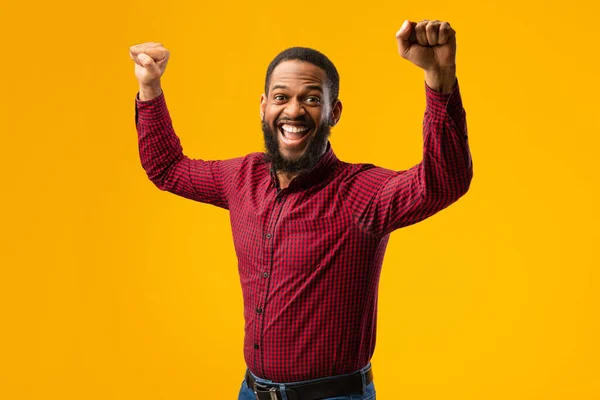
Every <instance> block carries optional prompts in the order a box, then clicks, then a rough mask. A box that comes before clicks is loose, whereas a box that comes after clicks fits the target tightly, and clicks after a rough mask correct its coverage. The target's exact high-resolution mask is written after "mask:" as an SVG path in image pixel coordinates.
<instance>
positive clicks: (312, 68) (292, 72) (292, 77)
mask: <svg viewBox="0 0 600 400" xmlns="http://www.w3.org/2000/svg"><path fill="white" fill-rule="evenodd" d="M326 79H327V77H326V75H325V71H323V70H322V69H321V68H319V67H317V66H316V65H314V64H311V63H309V62H306V61H299V60H288V61H283V62H281V63H280V64H279V65H277V66H276V67H275V69H274V70H273V73H272V74H271V82H270V87H269V89H270V88H272V87H273V86H275V85H277V84H280V85H285V86H292V85H299V86H303V85H307V84H310V85H315V84H317V85H320V86H322V87H323V90H325V81H326Z"/></svg>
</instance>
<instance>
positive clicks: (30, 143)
mask: <svg viewBox="0 0 600 400" xmlns="http://www.w3.org/2000/svg"><path fill="white" fill-rule="evenodd" d="M598 9H599V6H597V5H596V4H595V2H592V1H588V2H583V1H576V0H570V1H539V0H536V1H523V0H519V1H516V0H509V1H503V2H494V1H455V2H446V1H443V2H442V1H429V2H424V1H414V2H403V1H394V2H392V1H388V2H373V1H368V2H342V1H326V2H320V1H313V2H280V1H262V2H250V3H249V2H242V1H235V2H226V1H222V2H211V3H204V2H191V1H190V2H181V1H180V2H158V1H153V0H147V1H134V2H127V1H119V2H117V1H104V2H91V3H82V2H75V1H71V2H64V1H63V2H42V1H37V2H23V3H17V2H16V1H8V2H3V3H2V10H3V11H2V14H3V15H2V17H3V18H2V20H3V21H2V23H1V24H0V34H1V37H2V52H1V56H2V59H1V63H0V65H1V67H0V68H1V71H2V72H1V74H0V79H1V80H2V82H1V86H0V89H1V90H2V93H1V96H0V98H1V100H0V101H1V102H2V104H1V106H0V110H2V128H1V132H2V146H1V147H2V151H1V152H2V156H1V157H0V165H1V168H2V185H1V187H2V197H1V200H0V201H1V202H2V230H1V235H2V237H1V249H0V250H1V251H0V264H1V269H0V271H1V275H0V304H1V307H2V308H1V310H0V311H1V313H0V315H1V320H0V321H1V322H0V324H1V327H0V328H1V329H0V343H1V344H0V398H2V399H7V400H13V399H44V400H46V399H63V400H66V399H85V400H87V399H89V400H92V399H94V400H95V399H115V400H117V399H118V400H120V399H140V400H141V399H143V400H152V399H177V400H185V399H236V398H237V394H238V390H239V387H240V384H241V382H242V378H243V373H244V371H245V364H244V360H243V355H242V339H243V314H242V312H243V305H242V297H241V290H240V286H239V278H238V273H237V264H236V257H235V254H234V249H233V244H232V240H231V233H230V227H229V220H228V214H227V212H226V211H224V210H221V209H217V208H214V207H212V206H209V205H205V204H200V203H196V202H192V201H190V200H187V199H184V198H180V197H177V196H175V195H172V194H170V193H166V192H161V191H159V190H158V189H157V188H156V187H154V185H153V184H152V183H151V182H150V181H149V180H148V179H147V177H146V175H145V172H144V171H143V169H142V168H141V165H140V161H139V155H138V150H137V136H136V130H135V124H134V98H135V95H136V93H137V90H138V86H137V80H136V78H135V76H134V65H133V62H132V61H131V59H130V58H129V55H128V51H129V47H130V46H132V45H134V44H138V43H142V42H148V41H154V42H161V43H162V44H163V45H164V46H165V47H167V49H169V50H170V52H171V59H170V61H169V65H168V67H167V70H166V73H165V75H164V76H163V90H164V92H165V96H166V100H167V105H168V107H169V110H170V112H171V117H172V119H173V121H174V126H175V130H176V132H177V133H178V135H179V136H180V138H181V140H182V143H183V146H184V151H185V153H186V154H188V155H190V156H192V157H194V158H205V159H223V158H229V157H236V156H241V155H244V154H247V153H249V152H252V151H260V150H262V133H261V131H260V124H259V100H260V95H261V93H262V87H263V82H264V73H265V70H266V67H267V65H268V63H269V61H270V60H271V59H272V58H273V57H274V56H275V55H276V54H277V53H278V52H279V51H280V50H283V49H284V48H286V47H290V46H294V45H300V46H309V47H314V48H317V49H319V50H321V51H323V52H324V53H325V54H326V55H328V56H329V57H330V58H331V59H332V60H333V62H334V63H335V64H336V66H337V68H338V70H339V72H340V75H341V90H340V98H341V99H342V100H343V102H344V111H343V115H342V119H341V121H340V123H339V124H338V126H336V128H335V129H334V131H333V135H332V139H331V141H332V144H333V146H334V149H335V151H336V153H337V155H338V157H340V158H341V159H343V160H346V161H351V162H371V163H374V164H377V165H380V166H383V167H387V168H394V169H407V168H410V167H411V166H413V165H415V164H416V163H418V162H419V161H420V160H421V151H422V136H421V122H422V118H423V110H424V87H423V74H422V72H421V71H420V70H419V69H418V68H417V67H414V66H412V65H410V64H409V63H408V62H407V61H405V60H403V59H401V58H400V56H399V55H398V54H397V48H396V41H395V38H394V34H395V32H396V31H397V29H398V28H399V27H400V25H401V24H402V22H403V21H404V19H411V20H421V19H440V20H447V21H450V23H451V24H452V26H453V27H454V28H455V29H456V31H457V40H458V55H457V57H458V77H459V81H460V84H461V89H462V95H463V101H464V105H465V108H466V110H467V121H468V126H469V135H470V145H471V151H472V155H473V162H474V178H473V181H472V185H471V189H470V191H469V192H468V193H467V194H466V195H465V196H464V197H463V198H461V199H460V200H459V201H458V202H457V203H455V204H454V205H452V206H451V207H450V208H448V209H446V210H443V211H442V212H440V213H439V214H437V215H435V216H433V217H431V218H430V219H428V220H426V221H423V222H421V223H419V224H417V225H413V226H411V227H407V228H405V229H401V230H399V231H397V232H395V233H394V234H392V237H391V240H390V244H389V247H388V251H387V255H386V259H385V262H384V265H383V271H382V276H381V284H380V293H379V319H378V336H377V347H376V350H375V355H374V357H373V360H372V362H373V368H374V369H373V371H374V375H375V387H376V390H377V393H378V398H380V399H383V400H393V399H411V400H429V399H431V400H433V399H436V400H437V399H445V400H450V399H461V400H467V399H468V400H471V399H511V400H525V399H527V400H531V399H544V400H554V399H565V400H566V399H569V400H570V399H577V400H579V399H585V400H589V399H600V379H598V378H599V377H600V361H599V360H600V345H599V341H600V340H599V339H600V329H599V326H600V312H599V307H598V306H599V305H600V294H599V292H600V290H599V289H600V284H599V273H598V267H599V265H600V262H599V256H598V250H597V246H598V243H599V234H598V222H599V212H598V206H597V202H598V195H599V182H600V180H599V178H598V172H599V168H598V167H597V164H596V162H597V161H596V160H595V158H596V154H597V152H598V150H597V149H598V145H599V144H600V139H599V134H600V129H599V128H600V127H599V122H598V117H597V115H598V114H597V113H598V109H599V108H600V101H599V99H600V96H599V95H598V82H597V77H598V71H599V69H598V68H599V67H598V65H599V61H600V60H599V56H598V54H599V53H598V49H597V47H598V45H597V42H598V31H597V28H596V26H595V25H596V23H597V21H598V17H599V15H598ZM210 376H212V377H213V378H207V377H210Z"/></svg>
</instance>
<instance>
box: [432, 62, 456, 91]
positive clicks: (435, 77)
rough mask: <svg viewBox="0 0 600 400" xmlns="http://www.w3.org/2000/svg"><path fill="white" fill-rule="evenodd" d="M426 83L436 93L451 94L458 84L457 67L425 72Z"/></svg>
mask: <svg viewBox="0 0 600 400" xmlns="http://www.w3.org/2000/svg"><path fill="white" fill-rule="evenodd" d="M425 83H427V86H429V87H430V88H431V89H433V90H435V91H436V92H440V93H442V94H448V93H451V92H452V90H453V89H454V85H455V83H456V65H453V66H451V67H444V68H435V69H430V70H425Z"/></svg>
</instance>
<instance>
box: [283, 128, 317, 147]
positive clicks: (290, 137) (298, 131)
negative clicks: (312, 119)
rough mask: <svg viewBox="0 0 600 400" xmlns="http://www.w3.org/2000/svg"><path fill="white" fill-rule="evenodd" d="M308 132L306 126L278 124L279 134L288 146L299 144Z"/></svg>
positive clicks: (308, 129)
mask: <svg viewBox="0 0 600 400" xmlns="http://www.w3.org/2000/svg"><path fill="white" fill-rule="evenodd" d="M309 132H310V128H309V127H308V126H306V125H292V124H285V123H284V124H280V125H279V133H281V136H282V138H283V141H284V142H285V143H286V144H289V145H297V144H300V143H301V142H302V141H303V140H304V139H305V138H306V137H307V136H308V133H309Z"/></svg>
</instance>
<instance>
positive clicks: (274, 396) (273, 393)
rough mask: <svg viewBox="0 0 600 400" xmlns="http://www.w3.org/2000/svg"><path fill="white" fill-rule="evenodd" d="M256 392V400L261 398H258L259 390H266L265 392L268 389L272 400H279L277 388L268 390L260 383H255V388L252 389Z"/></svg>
mask: <svg viewBox="0 0 600 400" xmlns="http://www.w3.org/2000/svg"><path fill="white" fill-rule="evenodd" d="M252 389H253V390H254V395H255V396H256V400H260V397H258V392H257V389H265V391H266V390H267V389H268V390H269V395H270V396H271V400H278V399H277V388H276V387H272V388H267V387H266V386H263V385H261V384H259V383H256V381H255V382H254V387H253V388H252Z"/></svg>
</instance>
